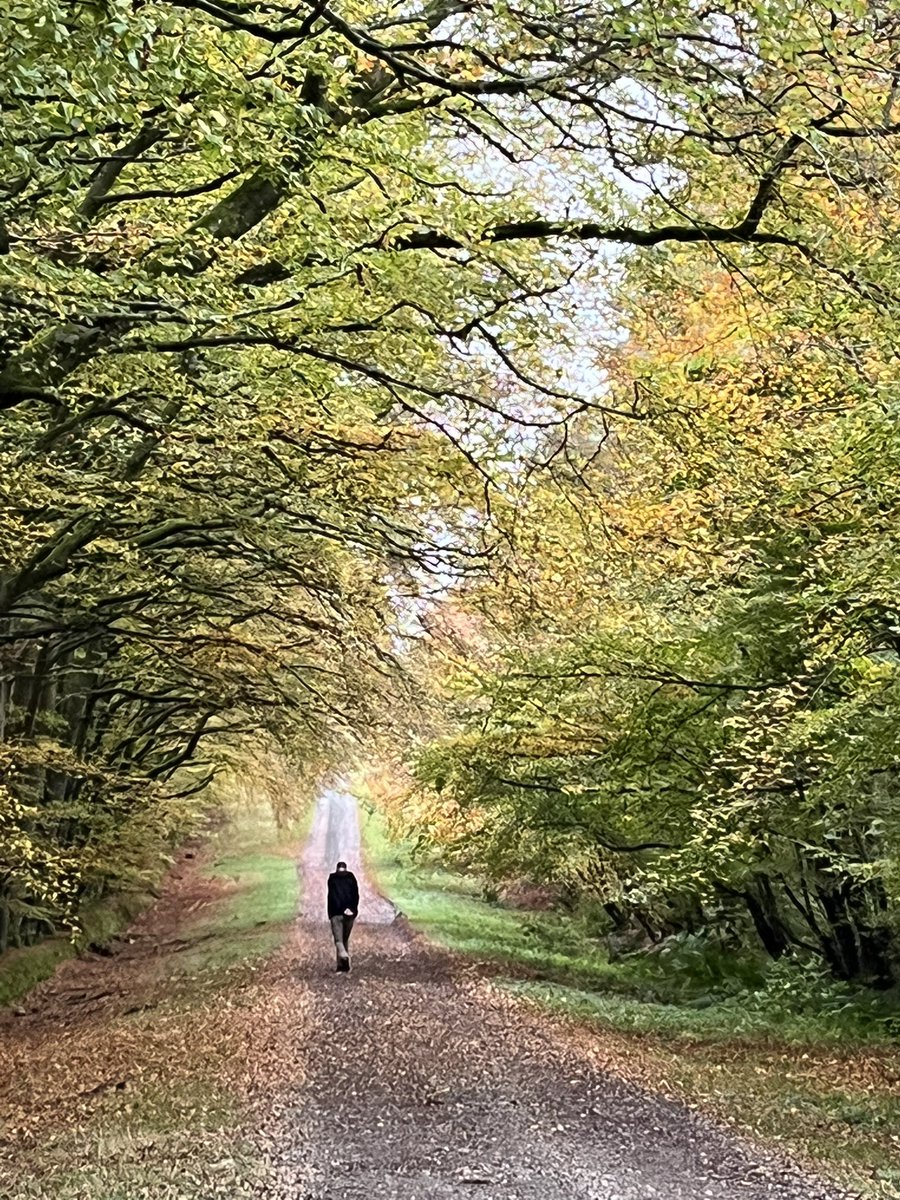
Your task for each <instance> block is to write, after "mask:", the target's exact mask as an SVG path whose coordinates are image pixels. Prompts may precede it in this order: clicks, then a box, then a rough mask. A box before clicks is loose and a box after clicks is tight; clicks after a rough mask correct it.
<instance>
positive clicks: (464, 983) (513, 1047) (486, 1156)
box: [253, 794, 846, 1200]
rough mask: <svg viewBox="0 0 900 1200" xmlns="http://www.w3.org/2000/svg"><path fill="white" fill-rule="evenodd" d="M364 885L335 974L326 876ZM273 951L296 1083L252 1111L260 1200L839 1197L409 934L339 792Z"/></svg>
mask: <svg viewBox="0 0 900 1200" xmlns="http://www.w3.org/2000/svg"><path fill="white" fill-rule="evenodd" d="M338 858H344V859H346V860H347V862H348V863H349V864H350V866H351V869H354V870H355V871H356V872H357V874H358V876H359V879H360V884H361V892H362V907H361V919H360V922H359V923H358V924H357V928H356V930H355V931H354V935H353V946H352V949H353V955H354V972H353V974H352V975H350V976H342V975H336V974H333V973H332V972H333V966H332V949H331V945H330V942H329V937H328V928H327V925H326V924H325V922H324V915H322V910H323V903H324V902H323V897H324V879H325V875H326V874H327V871H328V870H329V869H330V868H331V866H332V865H333V863H334V862H335V861H337V859H338ZM303 865H304V872H303V873H304V879H305V896H306V899H305V903H304V909H303V914H304V915H303V918H302V920H301V921H300V922H299V923H298V929H297V935H296V939H295V940H293V942H292V944H291V945H290V947H289V948H288V950H287V954H288V958H289V962H290V972H291V974H292V975H293V978H294V980H295V982H296V989H297V990H296V996H295V1001H296V1003H295V1005H294V1006H293V1007H292V1012H293V1015H294V1019H295V1020H296V1026H295V1028H294V1029H293V1030H290V1031H287V1032H288V1038H287V1045H288V1046H289V1049H288V1054H289V1056H290V1057H291V1059H292V1063H291V1066H290V1068H289V1070H288V1071H287V1072H286V1074H287V1075H288V1076H290V1077H291V1078H293V1079H294V1080H295V1081H296V1083H295V1084H294V1085H291V1084H288V1085H286V1086H285V1087H284V1088H283V1089H282V1090H280V1091H279V1093H278V1094H277V1096H276V1095H273V1094H272V1092H271V1091H265V1090H264V1091H261V1092H258V1093H257V1095H256V1097H255V1099H254V1102H253V1112H254V1121H253V1125H254V1126H255V1129H256V1134H255V1140H256V1143H257V1146H258V1149H259V1152H260V1153H261V1154H262V1155H264V1157H265V1158H266V1160H267V1163H268V1167H269V1169H268V1170H267V1172H266V1181H265V1183H264V1184H260V1186H259V1189H258V1190H257V1192H256V1195H258V1196H260V1197H266V1198H267V1200H276V1198H277V1200H288V1198H294V1200H339V1198H340V1200H351V1198H352V1200H369V1198H370V1197H372V1198H378V1200H394V1198H396V1200H452V1198H456V1197H471V1196H484V1197H490V1198H491V1200H563V1198H565V1200H651V1198H653V1200H735V1197H744V1198H745V1200H794V1198H796V1200H800V1198H801V1197H802V1198H803V1200H836V1198H838V1197H841V1196H844V1195H846V1193H843V1192H841V1191H840V1190H838V1189H833V1190H832V1189H828V1188H826V1187H825V1186H824V1185H822V1184H819V1183H816V1182H814V1181H812V1180H810V1179H809V1178H807V1177H804V1176H803V1175H802V1174H801V1173H799V1172H796V1171H794V1170H793V1169H791V1168H790V1167H787V1166H785V1165H783V1164H779V1163H777V1162H776V1161H774V1160H770V1159H767V1158H766V1157H765V1156H764V1155H762V1154H761V1153H758V1152H756V1151H754V1150H753V1149H752V1148H749V1147H747V1146H744V1145H743V1144H742V1143H740V1142H739V1141H738V1140H737V1139H736V1138H734V1137H732V1136H731V1135H729V1134H727V1133H724V1132H722V1131H720V1130H719V1129H718V1128H717V1127H716V1126H714V1125H713V1124H712V1123H711V1122H708V1121H707V1120H705V1119H704V1118H701V1117H699V1116H698V1115H696V1114H693V1113H691V1112H689V1111H688V1110H686V1109H684V1108H682V1107H681V1106H679V1105H677V1104H674V1103H672V1102H670V1101H668V1100H666V1099H663V1098H660V1097H656V1096H653V1095H650V1094H648V1093H646V1092H644V1091H642V1090H640V1089H638V1088H636V1087H635V1086H633V1085H631V1084H629V1083H626V1082H624V1081H622V1080H621V1079H619V1078H617V1077H616V1076H615V1075H613V1074H611V1073H609V1072H608V1071H606V1070H605V1069H604V1068H603V1065H602V1064H603V1045H602V1034H599V1033H598V1034H596V1035H582V1036H572V1035H571V1033H570V1031H569V1030H567V1028H566V1025H565V1024H564V1023H563V1022H559V1023H556V1022H554V1021H552V1020H550V1019H548V1018H546V1017H545V1016H544V1015H541V1014H538V1013H536V1012H535V1011H534V1010H532V1009H531V1008H530V1007H529V1006H527V1005H525V1004H522V1003H520V1002H517V1001H515V1000H513V999H512V998H510V997H508V996H506V994H505V993H503V992H501V991H499V990H497V989H495V988H493V987H492V986H491V985H490V983H489V982H487V981H486V980H484V979H481V978H479V977H478V976H477V974H475V973H473V972H471V971H466V970H464V969H463V968H461V967H459V966H458V965H457V964H455V963H454V962H453V961H452V960H451V959H450V958H449V957H448V956H446V955H444V954H442V953H440V952H439V951H436V950H434V949H432V948H430V947H427V946H425V945H424V944H423V943H422V942H421V941H420V940H419V939H417V938H415V937H413V936H412V935H411V934H410V932H409V930H408V929H407V927H406V925H405V923H404V922H403V921H402V920H396V921H395V920H393V916H394V914H393V911H392V909H391V907H390V905H387V904H386V903H385V902H384V901H383V900H382V899H381V898H380V897H378V896H377V894H376V893H375V892H374V889H373V888H372V887H371V885H370V883H369V881H367V880H366V878H365V873H364V871H363V870H362V868H361V865H360V861H359V830H358V821H357V815H356V809H355V805H354V802H353V801H352V799H350V798H349V797H346V796H341V795H337V794H330V795H327V796H325V797H323V798H322V800H321V802H320V805H319V808H318V811H317V813H316V819H315V823H314V828H313V833H312V836H311V839H310V842H309V845H308V847H307V850H306V854H305V858H304V864H303Z"/></svg>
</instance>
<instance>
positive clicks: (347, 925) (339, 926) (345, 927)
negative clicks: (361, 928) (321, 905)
mask: <svg viewBox="0 0 900 1200" xmlns="http://www.w3.org/2000/svg"><path fill="white" fill-rule="evenodd" d="M355 920H356V917H352V916H351V917H347V916H337V917H332V918H331V932H332V935H333V937H334V948H335V951H336V952H337V960H338V963H340V962H342V961H343V960H344V959H346V958H349V957H350V952H349V950H348V949H347V945H348V943H349V941H350V932H351V930H352V929H353V922H354V921H355Z"/></svg>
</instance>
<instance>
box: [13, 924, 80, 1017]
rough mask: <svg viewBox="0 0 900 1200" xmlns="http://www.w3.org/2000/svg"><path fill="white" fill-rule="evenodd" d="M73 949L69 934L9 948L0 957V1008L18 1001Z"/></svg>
mask: <svg viewBox="0 0 900 1200" xmlns="http://www.w3.org/2000/svg"><path fill="white" fill-rule="evenodd" d="M74 953H75V947H74V946H73V945H72V943H71V941H69V940H68V939H67V938H49V939H48V940H47V941H45V942H39V943H38V944H37V945H36V946H25V947H23V948H22V949H21V950H9V951H7V953H6V954H4V955H3V957H2V958H0V1008H5V1007H6V1006H8V1005H11V1004H16V1003H17V1002H18V1001H19V1000H21V999H22V997H23V996H25V995H26V994H27V993H28V992H30V991H31V989H32V988H33V987H36V986H37V985H38V984H39V983H41V982H42V981H43V980H45V979H49V977H50V976H51V975H52V974H53V972H54V971H55V970H56V968H57V967H58V966H59V965H60V963H62V962H65V961H66V959H67V958H72V956H73V955H74Z"/></svg>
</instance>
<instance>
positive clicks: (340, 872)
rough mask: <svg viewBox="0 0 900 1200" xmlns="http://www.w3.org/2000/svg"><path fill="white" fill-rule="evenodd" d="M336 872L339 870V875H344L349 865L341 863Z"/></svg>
mask: <svg viewBox="0 0 900 1200" xmlns="http://www.w3.org/2000/svg"><path fill="white" fill-rule="evenodd" d="M336 870H337V873H338V875H343V874H344V873H345V872H346V870H347V864H346V863H345V862H339V863H338V865H337V867H336Z"/></svg>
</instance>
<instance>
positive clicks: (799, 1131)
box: [363, 813, 900, 1200]
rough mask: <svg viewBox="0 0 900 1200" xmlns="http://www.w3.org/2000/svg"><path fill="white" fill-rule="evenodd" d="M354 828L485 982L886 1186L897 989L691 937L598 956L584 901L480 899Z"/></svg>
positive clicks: (692, 1094) (868, 1190) (895, 1102)
mask: <svg viewBox="0 0 900 1200" xmlns="http://www.w3.org/2000/svg"><path fill="white" fill-rule="evenodd" d="M363 838H364V844H365V847H366V853H367V857H368V861H369V863H370V867H371V869H372V871H373V872H374V874H375V876H376V878H377V879H378V881H379V884H380V886H381V888H382V890H383V891H384V892H385V893H386V894H387V895H388V896H389V897H390V898H391V899H392V900H393V901H394V903H395V904H397V906H398V907H399V908H400V910H401V911H402V912H403V913H404V914H405V915H406V916H407V917H408V918H409V920H410V921H411V922H412V923H413V925H415V926H416V927H417V928H419V929H420V930H421V931H422V932H423V933H425V934H426V935H427V936H428V937H429V938H431V939H432V940H434V941H436V942H438V943H439V944H441V945H444V946H446V947H447V948H449V949H451V950H453V951H455V952H456V953H458V954H460V955H463V956H465V957H466V958H468V959H469V960H472V961H476V962H483V963H486V964H490V965H491V966H492V967H493V968H494V970H495V971H496V972H497V974H498V976H499V978H498V979H497V982H498V985H499V986H501V987H504V988H508V989H509V990H511V991H513V992H514V993H516V994H518V995H520V996H522V997H523V998H526V999H528V1000H530V1001H532V1002H534V1003H537V1004H539V1005H542V1006H544V1007H545V1008H549V1009H552V1010H555V1011H558V1012H563V1013H565V1014H567V1015H570V1016H572V1017H574V1018H576V1019H577V1020H579V1021H580V1022H583V1023H584V1024H585V1025H587V1026H589V1027H594V1028H596V1029H597V1030H598V1031H600V1035H601V1036H604V1033H605V1036H606V1039H607V1046H608V1048H612V1051H611V1052H614V1055H615V1056H617V1057H618V1061H620V1062H621V1063H622V1065H623V1069H624V1070H625V1071H626V1073H632V1074H634V1075H635V1076H636V1077H637V1078H639V1079H642V1080H643V1081H644V1082H647V1083H648V1084H650V1086H654V1085H657V1084H659V1085H661V1084H663V1083H664V1084H665V1086H666V1087H667V1089H671V1088H674V1089H675V1090H676V1091H677V1092H678V1093H679V1094H681V1095H682V1096H683V1097H684V1098H685V1099H686V1100H687V1101H688V1102H689V1103H693V1104H696V1105H698V1106H699V1107H703V1108H706V1109H708V1110H711V1111H713V1112H715V1113H717V1114H718V1115H719V1116H720V1117H722V1118H724V1119H725V1120H727V1121H730V1122H732V1123H733V1124H734V1125H735V1126H736V1127H737V1128H739V1129H740V1130H741V1131H742V1132H745V1133H746V1132H749V1133H751V1134H756V1135H758V1136H760V1137H762V1138H763V1139H765V1140H767V1141H769V1142H773V1143H781V1144H783V1145H784V1146H785V1147H786V1148H787V1149H789V1150H791V1151H792V1152H794V1153H799V1154H800V1155H802V1156H804V1157H806V1158H808V1159H810V1160H812V1161H814V1162H817V1163H819V1164H821V1165H823V1166H824V1167H825V1169H826V1170H827V1171H828V1172H829V1173H831V1174H837V1175H839V1176H840V1177H841V1178H842V1179H844V1180H845V1181H847V1182H849V1183H850V1184H851V1185H852V1186H855V1187H856V1188H858V1189H859V1190H860V1191H862V1192H863V1193H864V1194H867V1195H869V1196H872V1197H883V1198H887V1197H890V1198H891V1200H896V1198H898V1197H900V1139H898V1136H897V1130H898V1129H900V1089H898V1087H897V1084H898V1081H900V1053H898V1050H897V1044H896V1040H895V1039H892V1038H891V1036H890V1035H891V1034H892V1033H896V1028H895V1024H894V1023H892V1020H891V1013H892V1012H893V1013H894V1014H895V1015H894V1018H893V1021H894V1022H896V1011H897V1010H896V997H886V998H884V997H882V998H879V997H877V996H874V995H873V994H871V993H868V994H867V993H864V992H858V991H854V990H853V989H850V988H846V987H843V986H841V985H838V984H833V983H832V982H830V981H829V980H827V979H826V978H825V977H824V976H823V974H822V972H821V971H820V970H819V969H818V968H817V967H815V966H814V965H813V964H808V965H806V966H803V965H799V964H790V963H780V964H768V965H765V964H764V963H763V961H762V960H755V959H752V958H751V959H748V960H747V961H744V960H741V961H731V960H728V959H726V960H723V959H722V957H721V955H716V954H710V953H708V952H707V951H706V950H705V949H704V948H703V946H702V944H700V943H699V942H697V941H696V940H695V941H691V940H690V939H687V940H686V941H685V942H684V943H683V944H682V945H680V946H678V947H676V949H675V950H673V951H670V952H667V953H665V954H653V955H631V956H628V957H626V958H622V959H620V960H619V961H616V962H610V961H609V959H608V956H607V954H606V951H605V945H604V943H603V942H602V941H601V940H599V939H598V938H597V937H595V936H592V935H591V923H590V918H589V916H588V917H577V916H575V917H573V916H567V915H565V914H558V913H529V912H527V911H522V910H520V909H512V908H504V907H502V906H501V905H497V904H491V903H488V902H486V901H485V900H484V899H483V898H482V888H481V886H480V884H479V881H478V880H476V879H473V878H466V877H460V876H458V875H454V874H453V873H451V872H448V871H446V870H443V869H441V868H440V867H436V866H433V865H432V866H429V865H423V864H421V863H418V862H416V861H415V860H414V859H413V857H412V856H411V854H410V850H409V847H407V846H404V845H397V844H395V843H393V842H392V841H391V840H390V838H389V837H388V835H387V832H386V828H385V824H384V821H383V820H382V819H381V817H380V816H379V815H378V814H377V813H373V814H369V815H366V816H364V819H363Z"/></svg>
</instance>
